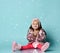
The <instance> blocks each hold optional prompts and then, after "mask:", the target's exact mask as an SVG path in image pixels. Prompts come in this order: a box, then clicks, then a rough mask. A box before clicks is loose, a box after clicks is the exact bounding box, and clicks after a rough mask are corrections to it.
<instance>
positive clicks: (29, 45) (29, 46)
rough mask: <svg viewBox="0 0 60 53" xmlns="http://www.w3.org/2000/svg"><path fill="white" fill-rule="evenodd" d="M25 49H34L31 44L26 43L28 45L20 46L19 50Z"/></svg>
mask: <svg viewBox="0 0 60 53" xmlns="http://www.w3.org/2000/svg"><path fill="white" fill-rule="evenodd" d="M26 49H34V47H33V45H32V43H28V45H25V46H21V49H20V50H26Z"/></svg>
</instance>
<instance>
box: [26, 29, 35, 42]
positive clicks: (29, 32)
mask: <svg viewBox="0 0 60 53" xmlns="http://www.w3.org/2000/svg"><path fill="white" fill-rule="evenodd" d="M27 40H28V41H29V42H33V41H34V38H33V31H32V30H31V29H29V31H28V34H27Z"/></svg>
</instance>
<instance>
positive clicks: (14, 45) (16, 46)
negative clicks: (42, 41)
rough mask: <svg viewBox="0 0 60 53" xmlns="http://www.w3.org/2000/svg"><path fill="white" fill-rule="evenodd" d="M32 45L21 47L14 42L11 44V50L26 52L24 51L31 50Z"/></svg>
mask: <svg viewBox="0 0 60 53" xmlns="http://www.w3.org/2000/svg"><path fill="white" fill-rule="evenodd" d="M33 48H34V47H33V45H32V43H28V45H25V46H21V45H20V44H17V43H16V42H13V44H12V50H13V51H15V50H26V49H33Z"/></svg>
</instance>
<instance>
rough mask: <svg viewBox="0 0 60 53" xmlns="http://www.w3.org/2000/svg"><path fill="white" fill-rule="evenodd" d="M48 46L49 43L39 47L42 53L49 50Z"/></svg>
mask: <svg viewBox="0 0 60 53" xmlns="http://www.w3.org/2000/svg"><path fill="white" fill-rule="evenodd" d="M49 45H50V43H49V42H46V43H44V45H43V46H42V47H41V51H43V52H44V51H46V50H47V49H48V48H49Z"/></svg>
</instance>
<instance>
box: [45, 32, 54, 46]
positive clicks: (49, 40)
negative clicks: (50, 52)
mask: <svg viewBox="0 0 60 53" xmlns="http://www.w3.org/2000/svg"><path fill="white" fill-rule="evenodd" d="M46 41H47V42H49V43H50V47H55V40H54V37H53V33H52V32H51V31H47V38H46Z"/></svg>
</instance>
